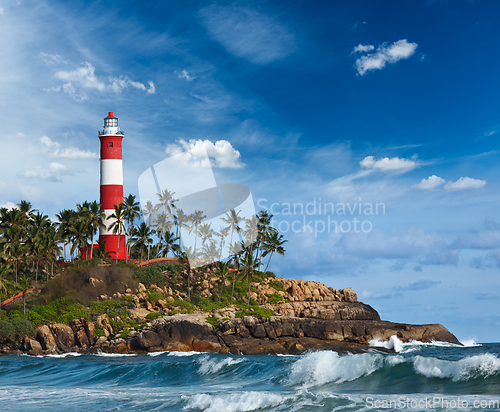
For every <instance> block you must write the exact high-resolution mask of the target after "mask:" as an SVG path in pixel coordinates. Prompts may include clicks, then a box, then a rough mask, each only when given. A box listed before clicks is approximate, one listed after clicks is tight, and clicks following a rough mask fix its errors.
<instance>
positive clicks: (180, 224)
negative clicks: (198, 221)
mask: <svg viewBox="0 0 500 412" xmlns="http://www.w3.org/2000/svg"><path fill="white" fill-rule="evenodd" d="M175 212H176V213H175V215H174V220H175V223H176V225H177V230H178V231H179V247H182V246H181V244H182V228H185V229H189V226H188V224H187V223H188V222H189V216H188V215H186V214H185V213H184V211H183V210H182V209H175ZM193 253H194V251H193Z"/></svg>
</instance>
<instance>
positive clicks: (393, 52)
mask: <svg viewBox="0 0 500 412" xmlns="http://www.w3.org/2000/svg"><path fill="white" fill-rule="evenodd" d="M360 46H361V45H359V46H357V47H360ZM361 47H366V46H361ZM417 47H418V44H417V43H409V42H408V40H406V39H403V40H398V41H396V42H394V43H392V44H390V45H387V43H383V44H382V45H380V46H379V47H378V48H377V51H376V52H375V53H372V54H368V55H366V56H362V57H360V58H359V59H357V60H356V63H355V66H356V69H357V71H358V74H359V75H360V76H363V75H364V74H365V73H366V72H367V71H369V70H379V69H382V68H384V67H385V65H386V64H387V63H396V62H397V61H399V60H403V59H407V58H409V57H410V56H412V55H413V54H414V53H415V50H416V49H417ZM355 49H356V48H355ZM357 51H366V50H361V49H360V50H357Z"/></svg>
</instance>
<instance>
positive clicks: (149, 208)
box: [141, 200, 158, 262]
mask: <svg viewBox="0 0 500 412" xmlns="http://www.w3.org/2000/svg"><path fill="white" fill-rule="evenodd" d="M157 210H158V205H156V206H155V205H153V202H151V200H148V201H147V202H146V204H145V205H144V209H142V210H141V213H142V216H143V218H144V221H146V219H145V216H144V215H148V227H149V228H150V229H151V221H152V219H153V213H154V212H156V211H157ZM149 251H150V245H148V262H149Z"/></svg>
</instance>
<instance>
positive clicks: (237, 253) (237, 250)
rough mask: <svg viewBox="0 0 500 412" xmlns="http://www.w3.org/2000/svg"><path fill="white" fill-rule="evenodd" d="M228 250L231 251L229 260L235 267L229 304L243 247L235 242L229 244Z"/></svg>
mask: <svg viewBox="0 0 500 412" xmlns="http://www.w3.org/2000/svg"><path fill="white" fill-rule="evenodd" d="M229 252H230V253H231V260H232V261H233V262H234V265H235V266H236V269H235V270H234V271H233V286H232V288H231V305H232V304H233V296H234V284H235V283H236V272H238V273H239V271H240V261H241V255H242V253H243V249H242V247H241V244H240V243H238V242H235V243H234V245H230V246H229Z"/></svg>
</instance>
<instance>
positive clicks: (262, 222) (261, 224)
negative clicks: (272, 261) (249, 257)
mask: <svg viewBox="0 0 500 412" xmlns="http://www.w3.org/2000/svg"><path fill="white" fill-rule="evenodd" d="M272 219H273V215H270V214H269V212H268V211H267V210H261V211H260V212H259V213H258V214H257V228H258V231H259V234H258V236H257V243H258V246H259V269H260V265H261V264H262V250H263V247H264V241H265V240H266V237H267V236H268V234H269V231H270V229H271V221H272Z"/></svg>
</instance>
